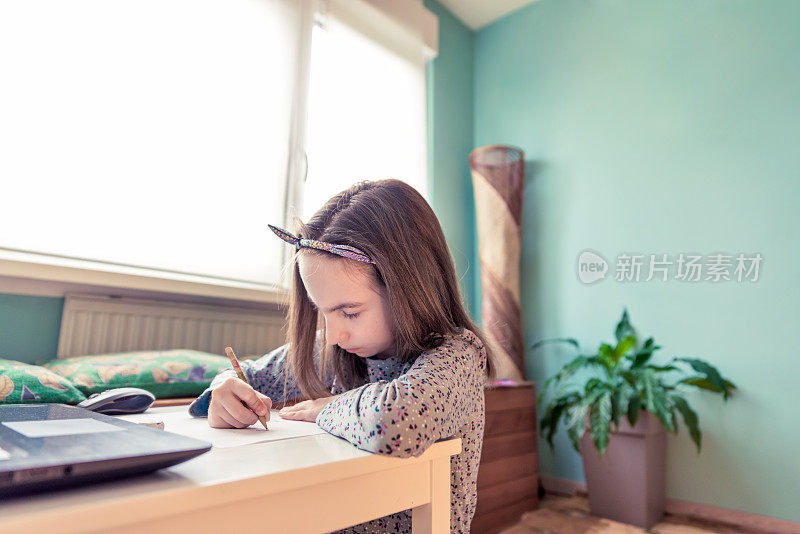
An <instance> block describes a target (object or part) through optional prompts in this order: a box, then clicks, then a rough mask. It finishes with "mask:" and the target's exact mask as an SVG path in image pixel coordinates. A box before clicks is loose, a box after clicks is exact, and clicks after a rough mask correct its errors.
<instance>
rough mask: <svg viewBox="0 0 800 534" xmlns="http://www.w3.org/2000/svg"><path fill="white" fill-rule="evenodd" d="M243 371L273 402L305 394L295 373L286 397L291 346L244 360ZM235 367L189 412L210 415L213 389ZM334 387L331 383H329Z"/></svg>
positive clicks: (218, 379) (228, 372)
mask: <svg viewBox="0 0 800 534" xmlns="http://www.w3.org/2000/svg"><path fill="white" fill-rule="evenodd" d="M319 348H320V344H319V343H317V345H316V346H315V348H314V361H315V362H317V363H318V362H319ZM240 365H241V367H242V371H243V372H244V375H245V376H246V377H247V381H248V382H249V383H250V385H251V386H252V387H253V389H255V390H256V391H259V392H261V393H263V394H264V395H266V396H268V397H269V398H270V399H271V400H272V402H273V403H276V402H283V401H285V400H289V399H295V398H298V397H302V396H303V393H302V392H301V391H300V387H299V386H298V385H297V381H296V380H295V379H294V376H292V374H291V373H289V380H288V383H287V389H286V398H284V395H283V386H284V376H285V375H286V372H287V370H288V368H289V345H288V344H286V345H283V346H282V347H278V348H277V349H275V350H273V351H272V352H270V353H268V354H265V355H264V356H261V357H260V358H258V359H256V360H243V361H241V362H240ZM235 376H236V373H235V372H234V371H233V369H225V370H223V371H220V373H219V374H218V375H217V376H215V377H214V379H213V380H212V381H211V384H210V385H209V386H208V389H206V390H205V391H204V392H203V393H202V394H201V395H200V396H199V397H197V398H196V399H195V400H194V402H192V404H191V405H189V413H190V414H192V415H195V416H199V417H207V416H208V406H209V404H210V402H211V392H212V391H214V389H216V388H217V387H218V386H219V385H220V384H222V383H223V382H225V380H227V379H228V378H230V377H235ZM326 386H327V387H331V384H326Z"/></svg>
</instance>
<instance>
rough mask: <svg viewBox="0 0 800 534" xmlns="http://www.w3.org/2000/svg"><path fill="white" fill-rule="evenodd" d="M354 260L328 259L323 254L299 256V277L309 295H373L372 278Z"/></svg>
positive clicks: (324, 296)
mask: <svg viewBox="0 0 800 534" xmlns="http://www.w3.org/2000/svg"><path fill="white" fill-rule="evenodd" d="M355 263H358V262H356V261H355V260H349V259H344V258H342V259H339V258H330V257H328V256H327V255H323V254H315V253H311V254H301V255H300V257H299V258H298V266H299V269H300V277H301V278H302V279H303V284H304V285H305V286H306V290H307V291H308V292H309V293H312V296H314V297H316V296H317V295H313V294H314V293H325V295H319V298H330V296H331V295H342V294H351V295H352V294H353V293H359V294H363V295H366V294H368V293H374V289H373V287H372V286H373V284H372V278H371V276H370V275H369V273H368V272H365V271H366V270H365V269H363V268H360V267H361V266H359V265H351V264H355Z"/></svg>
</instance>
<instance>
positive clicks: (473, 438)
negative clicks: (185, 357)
mask: <svg viewBox="0 0 800 534" xmlns="http://www.w3.org/2000/svg"><path fill="white" fill-rule="evenodd" d="M286 350H287V346H285V345H284V346H283V347H280V348H278V349H276V350H274V351H273V352H271V353H269V354H267V355H265V356H262V357H261V358H259V359H258V360H246V361H243V362H242V364H241V365H242V370H243V371H244V373H245V375H246V376H247V380H248V381H249V382H250V384H251V385H252V386H253V387H254V388H255V389H256V390H258V391H261V392H262V393H264V394H265V395H267V396H269V397H270V398H271V399H272V400H273V402H280V401H282V400H283V392H284V390H283V386H284V384H283V382H284V373H285V370H286V368H287V366H288V359H287V353H286ZM365 361H366V363H367V372H368V377H367V381H366V383H365V384H364V385H362V386H360V387H357V388H355V389H351V390H349V391H343V389H342V388H341V387H340V386H339V385H338V384H337V383H336V381H335V380H334V381H333V382H332V383H331V384H330V387H331V393H332V394H333V395H339V394H341V396H339V397H338V398H337V399H336V400H334V401H333V402H331V403H329V404H328V405H327V406H326V407H325V408H324V409H323V410H322V411H321V412H320V414H319V416H318V417H317V424H318V425H319V426H320V427H321V428H322V429H324V430H326V431H327V432H329V433H331V434H333V435H335V436H339V437H341V438H344V439H346V440H348V441H349V442H350V443H352V444H353V445H355V446H356V447H358V448H359V449H363V450H366V451H370V452H373V453H377V454H387V455H391V456H397V457H400V458H407V457H409V456H419V455H420V454H422V453H423V452H425V450H426V449H427V448H428V447H429V446H430V445H431V444H433V443H434V442H435V441H437V440H440V439H443V438H448V437H459V438H461V449H462V450H461V452H460V453H459V454H457V455H455V456H453V457H452V458H451V459H450V488H451V497H450V504H451V506H450V530H451V532H454V533H466V532H469V525H470V522H471V521H472V516H473V515H474V513H475V503H476V500H477V477H478V464H479V462H480V456H481V445H482V442H483V428H484V420H485V419H484V417H485V416H484V395H483V391H484V390H483V384H484V374H485V371H486V351H485V350H484V348H483V343H482V342H481V341H480V339H478V337H477V336H476V335H475V334H474V333H472V332H471V331H469V330H466V329H462V331H461V333H460V334H458V335H447V336H445V337H444V340H443V342H442V344H441V345H440V346H439V347H437V348H435V349H431V350H428V351H425V352H422V353H421V354H420V355H419V356H417V358H416V359H415V360H413V361H411V362H406V363H401V362H400V361H399V358H387V359H385V360H378V359H372V358H367V359H366V360H365ZM230 376H235V374H234V373H233V371H232V370H225V371H223V372H221V373H220V374H219V375H217V377H215V378H214V380H213V381H212V383H211V386H210V387H209V388H208V389H207V390H206V391H205V392H203V394H202V395H200V397H198V398H197V399H196V400H195V401H194V402H193V403H192V404H191V406H190V407H189V412H190V413H191V414H192V415H195V416H207V415H208V405H209V402H210V400H211V391H212V390H213V389H214V388H215V387H216V386H218V385H219V384H221V383H222V382H223V381H224V380H225V379H227V378H228V377H230ZM289 386H290V387H289V389H288V392H287V397H288V398H290V399H291V398H296V397H301V396H302V393H301V392H300V388H299V387H298V386H297V384H296V383H295V384H292V381H291V380H290V382H289ZM387 483H390V481H387ZM339 532H340V533H381V534H383V533H387V532H395V533H409V534H410V533H411V510H405V511H403V512H399V513H396V514H392V515H389V516H386V517H382V518H380V519H376V520H373V521H369V522H367V523H362V524H359V525H356V526H353V527H349V528H347V529H344V530H341V531H339Z"/></svg>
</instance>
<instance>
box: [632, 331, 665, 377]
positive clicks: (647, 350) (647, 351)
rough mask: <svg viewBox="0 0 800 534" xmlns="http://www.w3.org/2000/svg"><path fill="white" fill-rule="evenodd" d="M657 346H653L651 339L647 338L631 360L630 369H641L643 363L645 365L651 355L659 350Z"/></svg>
mask: <svg viewBox="0 0 800 534" xmlns="http://www.w3.org/2000/svg"><path fill="white" fill-rule="evenodd" d="M660 348H661V347H659V346H658V345H655V344H654V342H653V338H652V337H649V338H647V341H645V342H644V347H642V348H641V349H639V350H638V351H636V355H635V356H634V358H633V365H631V368H632V369H635V368H636V367H641V366H642V365H644V364H645V363H647V362H648V361H649V360H650V358H651V357H652V356H653V353H654V352H655V351H657V350H658V349H660Z"/></svg>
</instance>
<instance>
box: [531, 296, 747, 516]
mask: <svg viewBox="0 0 800 534" xmlns="http://www.w3.org/2000/svg"><path fill="white" fill-rule="evenodd" d="M614 333H615V337H616V344H615V345H610V344H607V343H602V344H601V345H600V348H599V349H598V350H597V352H596V353H593V354H579V355H578V356H577V357H575V358H574V359H573V360H571V361H570V362H569V363H567V364H566V365H564V366H563V367H562V368H561V370H560V371H559V372H558V373H556V374H555V375H553V376H552V377H550V378H548V379H547V381H546V382H545V384H544V387H543V388H542V391H541V393H540V394H539V403H540V405H541V403H542V400H543V398H544V395H545V392H547V391H548V389H550V387H551V386H552V387H553V388H555V391H554V395H553V397H552V400H550V402H548V403H547V405H546V406H545V408H544V415H543V416H542V419H541V422H540V428H541V431H542V434H543V435H544V436H545V438H546V439H547V442H548V443H549V444H550V447H551V449H552V448H553V436H554V435H555V433H556V430H557V429H558V427H559V424H560V423H561V422H562V421H563V422H564V424H565V426H566V431H567V436H568V437H569V439H570V441H571V443H572V445H573V447H574V448H575V450H576V451H578V452H579V453H580V454H581V457H582V460H583V467H584V472H585V475H586V485H587V489H588V492H589V507H590V509H591V512H592V514H593V515H597V516H601V517H606V518H609V519H615V520H618V521H622V522H624V523H628V524H632V525H636V526H639V527H642V528H649V527H651V526H652V525H654V524H655V523H657V522H658V521H659V520H660V519H661V516H662V515H663V513H664V493H665V485H666V484H665V477H666V475H665V473H666V431H667V430H669V431H670V432H672V433H676V434H677V432H678V421H677V416H678V414H679V415H680V416H681V418H682V419H683V422H684V424H685V425H686V427H687V428H688V430H689V435H690V436H691V438H692V441H694V443H695V445H696V446H697V451H698V453H699V452H700V446H701V443H702V433H701V432H700V426H699V422H698V417H697V414H696V413H695V411H694V410H692V408H691V407H690V406H689V403H688V402H687V401H686V398H685V391H686V390H687V388H700V389H703V390H706V391H709V392H712V393H717V394H720V395H722V398H723V399H724V400H725V401H727V400H728V398H729V397H730V395H731V392H732V391H733V390H734V389H736V386H735V385H734V384H733V383H732V382H730V381H729V380H727V379H725V378H723V377H722V376H721V375H720V373H719V371H718V370H717V369H716V368H715V367H714V366H712V365H711V364H709V363H708V362H705V361H703V360H699V359H696V358H672V359H671V360H670V361H669V362H667V363H666V364H663V365H656V364H655V363H653V361H652V357H653V353H655V352H656V351H657V350H659V349H660V348H661V347H660V346H658V345H656V344H655V341H654V340H653V338H652V337H650V338H648V339H647V340H646V341H644V343H641V342H640V340H639V338H638V336H637V335H636V331H635V330H634V328H633V326H632V325H631V323H630V319H629V316H628V311H627V309H626V310H624V311H623V313H622V318H621V319H620V321H619V323H618V324H617V327H616V330H615V332H614ZM551 342H561V343H569V344H571V345H573V346H575V348H577V349H578V350H579V351H580V346H579V344H578V342H577V341H576V340H575V339H572V338H561V339H548V340H542V341H539V342H537V343H535V344H534V345H533V346H532V347H531V348H532V349H536V348H538V347H540V346H542V345H543V344H545V343H551ZM612 425H613V427H612ZM586 430H588V431H589V432H588V433H587V432H586Z"/></svg>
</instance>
